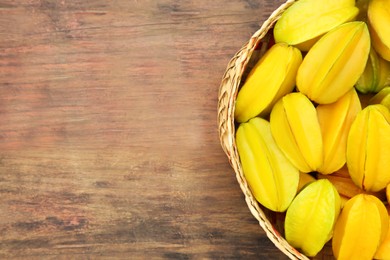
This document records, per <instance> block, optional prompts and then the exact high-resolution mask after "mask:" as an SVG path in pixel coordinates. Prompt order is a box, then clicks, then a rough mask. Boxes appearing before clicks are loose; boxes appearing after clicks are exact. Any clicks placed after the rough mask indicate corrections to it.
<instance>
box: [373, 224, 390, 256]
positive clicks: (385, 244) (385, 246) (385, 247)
mask: <svg viewBox="0 0 390 260" xmlns="http://www.w3.org/2000/svg"><path fill="white" fill-rule="evenodd" d="M374 259H381V260H388V259H390V225H389V228H388V229H387V235H386V237H385V239H384V240H383V241H382V243H381V244H380V245H379V248H378V250H377V251H376V252H375V255H374Z"/></svg>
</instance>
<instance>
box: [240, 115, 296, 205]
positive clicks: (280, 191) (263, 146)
mask: <svg viewBox="0 0 390 260" xmlns="http://www.w3.org/2000/svg"><path fill="white" fill-rule="evenodd" d="M236 143H237V149H238V153H239V156H240V160H241V164H242V168H243V172H244V175H245V179H246V180H247V182H248V184H249V186H250V188H251V190H252V192H253V195H254V196H255V198H256V199H257V200H258V201H259V202H260V203H261V204H262V205H263V206H264V207H266V208H268V209H270V210H273V211H278V212H283V211H285V210H286V209H287V207H288V206H289V205H290V203H291V201H292V200H293V198H294V196H295V194H296V192H297V189H298V182H299V171H298V170H297V169H296V168H295V167H294V166H293V165H292V164H291V163H290V162H289V161H288V160H287V159H286V158H285V156H284V155H283V153H282V152H281V151H280V150H279V148H278V146H277V145H276V143H275V141H274V139H273V137H272V135H271V129H270V125H269V122H268V121H266V120H265V119H262V118H258V117H255V118H252V119H251V120H249V121H248V122H246V123H242V124H241V125H240V126H239V127H238V129H237V133H236Z"/></svg>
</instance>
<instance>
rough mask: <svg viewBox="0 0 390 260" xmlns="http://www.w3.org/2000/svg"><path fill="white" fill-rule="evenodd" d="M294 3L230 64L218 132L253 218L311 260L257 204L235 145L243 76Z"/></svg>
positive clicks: (290, 251) (288, 249)
mask: <svg viewBox="0 0 390 260" xmlns="http://www.w3.org/2000/svg"><path fill="white" fill-rule="evenodd" d="M294 2H295V1H294V0H287V1H286V2H285V3H284V4H282V5H281V6H280V7H279V8H278V9H276V10H275V11H274V12H273V13H272V14H271V15H270V17H269V18H268V19H267V20H266V21H265V22H264V23H263V24H262V26H261V28H260V29H259V30H258V31H256V32H255V33H254V34H253V35H252V37H251V38H250V39H249V41H248V42H247V43H246V44H245V45H244V46H243V47H242V48H241V49H240V50H239V51H238V52H237V53H236V54H235V55H234V57H233V58H232V59H231V60H230V62H229V63H228V66H227V68H226V71H225V74H224V75H223V78H222V82H221V85H220V88H219V95H218V129H219V138H220V141H221V145H222V148H223V150H224V152H225V153H226V155H227V157H228V159H229V163H230V165H231V166H232V168H233V169H234V171H235V173H236V178H237V181H238V183H239V185H240V188H241V190H242V192H243V193H244V195H245V201H246V203H247V205H248V207H249V210H250V211H251V213H252V215H253V216H254V217H255V218H256V219H257V220H258V221H259V224H260V226H261V227H262V228H263V229H264V231H265V232H266V234H267V236H268V238H269V239H270V240H271V241H272V242H273V243H274V244H275V246H276V247H277V248H279V249H280V250H281V251H282V252H283V253H284V254H285V255H287V256H288V257H290V258H291V259H308V258H307V257H306V256H305V255H303V254H301V253H300V252H298V251H297V250H296V249H295V248H293V247H292V246H291V245H290V244H288V242H287V241H286V240H285V239H284V238H283V237H282V236H281V235H280V233H279V232H278V231H277V229H276V228H275V227H274V226H273V224H272V223H271V222H270V220H269V219H268V218H267V215H266V213H265V212H264V210H263V209H262V207H261V206H260V205H259V203H258V202H257V201H256V199H255V197H254V196H253V194H252V192H251V190H250V188H249V186H248V184H247V182H246V180H245V177H244V174H243V171H242V167H241V163H240V159H239V155H238V152H237V146H236V142H235V122H234V105H235V100H236V97H237V93H238V89H239V87H240V85H241V79H242V78H243V74H244V73H245V70H246V69H247V67H248V63H249V61H250V59H251V57H252V55H253V53H254V51H255V49H259V47H260V48H263V47H264V46H261V44H262V43H263V41H265V38H266V36H267V33H268V32H269V31H270V29H272V27H273V25H274V24H275V22H276V21H277V20H278V19H279V18H280V16H281V14H282V13H283V12H284V11H285V10H286V9H287V8H288V7H289V6H290V5H291V4H293V3H294ZM265 46H266V44H265ZM260 55H261V54H260Z"/></svg>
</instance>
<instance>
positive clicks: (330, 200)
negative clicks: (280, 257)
mask: <svg viewBox="0 0 390 260" xmlns="http://www.w3.org/2000/svg"><path fill="white" fill-rule="evenodd" d="M340 207H341V205H340V196H339V194H338V193H337V190H336V189H335V187H334V186H333V185H332V184H331V183H330V182H329V181H328V180H326V179H322V180H317V181H314V182H311V183H310V184H308V185H307V186H306V187H305V188H304V189H303V190H302V191H301V192H300V193H298V195H297V196H296V197H295V199H294V200H293V202H292V203H291V205H290V207H289V208H288V209H287V213H286V220H285V225H284V226H285V234H286V240H287V242H289V243H290V245H292V246H293V247H295V248H297V249H300V250H301V251H302V252H303V253H304V254H305V255H307V256H310V257H311V256H315V255H317V254H318V252H319V251H321V249H322V248H323V247H324V245H325V243H326V242H328V241H329V240H330V239H331V238H332V231H333V227H334V224H335V222H336V220H337V217H338V216H339V213H340Z"/></svg>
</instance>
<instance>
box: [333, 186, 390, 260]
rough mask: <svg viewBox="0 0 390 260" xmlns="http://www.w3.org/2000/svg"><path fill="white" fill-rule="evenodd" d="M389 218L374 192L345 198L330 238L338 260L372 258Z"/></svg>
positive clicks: (383, 234) (382, 237) (384, 232)
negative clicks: (346, 199) (345, 200)
mask: <svg viewBox="0 0 390 260" xmlns="http://www.w3.org/2000/svg"><path fill="white" fill-rule="evenodd" d="M388 225H389V218H388V214H387V211H386V208H385V206H384V205H383V203H382V202H381V201H380V200H379V199H378V198H376V197H375V196H372V195H368V194H359V195H356V196H355V197H353V198H352V199H350V200H348V201H347V202H346V203H345V206H344V208H343V210H342V212H341V214H340V217H339V218H338V220H337V222H336V225H335V228H334V232H333V239H332V249H333V254H334V256H335V257H336V259H338V260H344V259H345V260H350V259H362V260H364V259H367V260H371V259H372V258H373V256H374V254H375V252H376V250H377V248H378V246H379V245H380V243H381V241H383V240H384V238H385V236H386V232H387V228H388Z"/></svg>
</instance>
